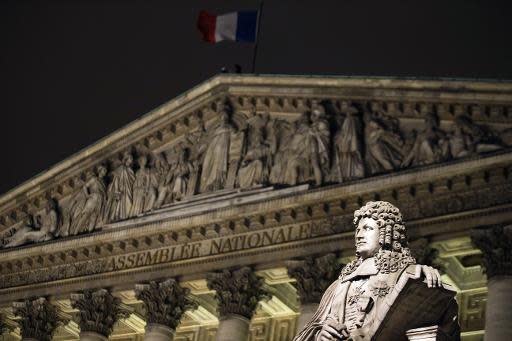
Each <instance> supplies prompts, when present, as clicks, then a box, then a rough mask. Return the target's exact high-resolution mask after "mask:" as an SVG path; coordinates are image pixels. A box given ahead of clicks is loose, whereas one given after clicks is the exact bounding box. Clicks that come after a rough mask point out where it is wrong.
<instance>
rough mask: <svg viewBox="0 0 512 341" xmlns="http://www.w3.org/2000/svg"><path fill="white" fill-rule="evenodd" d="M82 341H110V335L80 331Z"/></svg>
mask: <svg viewBox="0 0 512 341" xmlns="http://www.w3.org/2000/svg"><path fill="white" fill-rule="evenodd" d="M80 341H108V337H106V336H103V335H101V334H98V333H96V332H80Z"/></svg>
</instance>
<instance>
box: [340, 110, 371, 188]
mask: <svg viewBox="0 0 512 341" xmlns="http://www.w3.org/2000/svg"><path fill="white" fill-rule="evenodd" d="M344 111H345V114H346V116H345V119H344V120H343V124H342V125H341V128H340V129H339V130H338V132H337V133H336V135H335V136H334V155H333V179H334V180H335V181H337V182H343V181H347V180H351V179H357V178H362V177H364V171H365V169H364V162H363V157H362V144H361V138H360V130H359V126H358V124H357V118H356V117H354V114H355V113H357V109H356V108H354V107H353V106H350V107H347V108H345V110H344Z"/></svg>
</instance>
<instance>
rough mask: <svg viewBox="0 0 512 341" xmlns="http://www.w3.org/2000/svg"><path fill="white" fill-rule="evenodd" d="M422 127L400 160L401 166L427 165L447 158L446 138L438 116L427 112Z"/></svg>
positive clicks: (447, 146) (447, 145)
mask: <svg viewBox="0 0 512 341" xmlns="http://www.w3.org/2000/svg"><path fill="white" fill-rule="evenodd" d="M424 127H425V128H424V129H423V130H422V131H420V132H419V133H418V135H417V136H416V139H415V141H414V144H413V146H412V148H411V150H410V151H409V153H408V154H407V155H406V156H405V158H404V160H403V161H402V167H408V166H422V165H429V164H432V163H437V162H442V161H445V160H447V159H448V158H449V156H450V154H449V144H448V139H447V136H446V134H445V133H444V132H443V131H442V130H441V129H440V127H439V117H438V116H437V115H436V114H435V113H427V114H426V116H425V124H424Z"/></svg>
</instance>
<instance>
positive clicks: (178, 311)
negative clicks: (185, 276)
mask: <svg viewBox="0 0 512 341" xmlns="http://www.w3.org/2000/svg"><path fill="white" fill-rule="evenodd" d="M189 292H190V290H189V289H187V288H182V287H180V286H179V284H178V282H176V280H174V279H168V280H166V281H163V282H160V283H158V282H150V283H149V284H137V285H135V295H136V296H137V299H139V300H141V301H143V302H144V306H145V309H146V323H147V324H146V333H145V334H144V340H145V341H171V340H173V338H174V333H175V331H176V327H177V326H178V324H179V323H180V320H181V317H182V316H183V314H184V313H185V311H187V310H188V309H195V308H197V304H196V303H195V302H193V301H191V300H190V299H189V298H188V297H187V295H188V294H189Z"/></svg>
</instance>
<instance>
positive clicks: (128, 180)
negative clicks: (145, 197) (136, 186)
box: [104, 153, 135, 222]
mask: <svg viewBox="0 0 512 341" xmlns="http://www.w3.org/2000/svg"><path fill="white" fill-rule="evenodd" d="M132 163H133V156H132V155H131V154H130V153H125V154H124V156H123V160H122V163H121V165H119V166H118V167H117V168H116V169H115V170H114V171H113V173H112V182H111V183H110V184H109V186H108V190H107V197H108V199H107V206H106V209H105V219H104V221H105V222H114V221H118V220H123V219H126V218H128V217H129V215H130V210H131V207H132V203H133V183H134V181H135V174H134V172H133V169H132Z"/></svg>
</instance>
